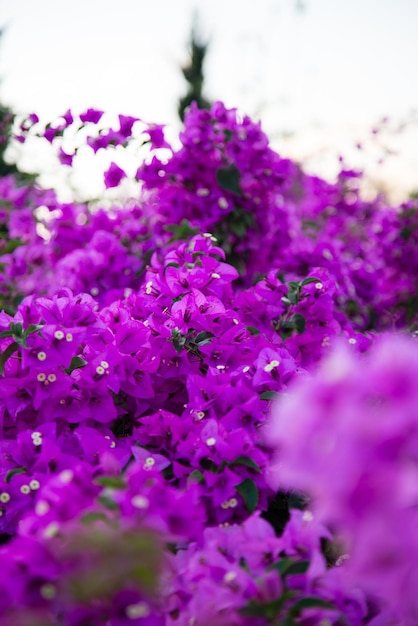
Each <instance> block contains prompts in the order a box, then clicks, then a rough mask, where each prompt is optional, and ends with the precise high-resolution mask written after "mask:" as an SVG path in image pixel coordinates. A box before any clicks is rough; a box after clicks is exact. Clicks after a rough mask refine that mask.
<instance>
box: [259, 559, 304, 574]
mask: <svg viewBox="0 0 418 626" xmlns="http://www.w3.org/2000/svg"><path fill="white" fill-rule="evenodd" d="M309 565H310V562H309V561H297V560H296V559H289V558H284V559H280V561H276V563H273V564H272V565H270V567H269V568H268V569H269V570H273V569H275V570H277V571H278V572H279V573H280V575H281V576H292V575H295V574H304V573H305V572H307V571H308V568H309Z"/></svg>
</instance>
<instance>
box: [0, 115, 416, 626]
mask: <svg viewBox="0 0 418 626" xmlns="http://www.w3.org/2000/svg"><path fill="white" fill-rule="evenodd" d="M69 131H71V134H68V132H69ZM18 133H19V140H22V141H24V140H25V138H26V137H27V136H28V135H29V136H31V135H38V136H41V137H44V138H45V139H46V140H47V141H48V142H50V143H52V144H53V146H56V149H57V154H58V158H59V159H60V161H61V162H62V163H63V165H65V166H67V167H68V166H71V164H72V163H73V160H74V159H77V151H78V148H79V146H80V145H81V144H80V141H77V142H75V144H74V148H73V149H70V148H69V147H68V146H69V145H70V139H71V137H74V136H77V133H79V135H80V137H81V135H82V133H84V137H85V143H87V145H88V146H90V148H91V149H92V151H93V152H94V153H96V152H98V151H99V150H108V151H109V153H111V165H110V167H109V168H108V169H107V171H106V172H105V173H104V184H105V187H108V188H109V187H112V188H113V187H115V188H117V187H118V185H119V183H120V182H121V181H122V180H123V179H125V178H127V177H128V175H127V173H126V172H125V171H124V170H123V169H122V168H121V167H120V165H119V164H118V163H117V155H118V153H119V151H120V150H122V149H129V146H130V145H131V144H132V142H134V143H135V142H137V143H138V142H139V143H140V144H142V146H148V148H149V154H148V157H147V158H146V159H145V161H144V162H143V163H142V164H138V166H139V167H138V169H137V173H136V179H137V181H139V183H140V189H139V191H138V196H137V197H136V198H132V199H131V200H130V201H129V202H126V203H125V204H126V205H125V206H124V207H122V208H121V207H116V206H115V207H113V208H108V207H106V208H105V205H104V204H103V207H102V208H100V207H99V208H98V207H97V203H95V206H94V207H93V205H90V204H89V203H85V204H79V203H62V202H60V201H59V200H58V199H57V197H56V195H55V193H54V192H53V191H50V190H43V189H41V188H39V187H37V186H35V185H32V186H21V187H19V186H18V185H17V184H16V182H15V180H14V179H13V178H12V177H6V178H3V179H0V196H1V198H2V204H1V214H0V218H1V227H0V541H1V543H2V544H4V545H2V547H0V559H1V562H2V568H1V571H0V584H1V587H2V589H3V590H4V592H3V595H2V597H1V598H0V625H1V626H3V624H4V626H10V624H13V625H16V626H20V625H22V626H23V625H25V626H26V625H27V624H31V626H41V625H42V626H91V625H93V626H96V625H97V626H128V625H129V624H134V625H135V624H137V625H138V626H154V625H155V626H160V625H161V626H209V625H211V626H212V625H217V626H268V625H270V626H273V625H274V624H276V625H278V624H284V625H285V626H295V625H296V624H297V625H303V626H315V625H318V626H319V625H321V626H325V625H326V626H334V625H335V626H342V625H347V624H350V625H353V626H363V625H365V624H373V625H374V626H379V624H380V625H382V624H383V625H385V626H389V625H390V624H405V625H408V626H412V625H413V624H414V623H416V622H414V619H415V618H416V616H417V615H416V612H417V611H418V607H417V606H416V602H415V600H414V593H413V590H414V586H415V587H416V581H415V578H416V571H415V570H416V568H417V563H418V552H417V550H416V544H417V540H416V538H415V534H416V532H414V531H415V522H416V516H415V512H414V508H415V495H416V488H415V482H416V476H415V465H416V452H415V450H416V443H415V421H416V420H415V417H416V406H417V404H418V398H417V397H416V391H415V386H414V380H415V379H416V375H417V373H418V372H417V368H418V361H417V359H418V356H417V355H418V353H417V348H416V345H415V342H414V341H413V340H412V339H410V340H409V341H407V340H406V339H405V338H402V337H393V338H391V337H388V338H385V337H382V336H381V335H380V334H379V333H383V334H385V333H388V331H392V330H394V329H397V330H398V332H399V333H400V332H404V333H411V332H412V333H413V332H414V331H415V328H416V323H417V306H418V305H417V297H416V289H417V271H416V269H417V267H416V266H417V263H416V262H415V260H414V259H415V257H416V252H415V248H416V246H415V243H416V240H417V231H418V220H417V215H418V205H417V204H416V201H410V202H408V203H406V204H404V205H402V206H401V207H399V208H397V207H390V206H389V205H388V204H387V203H386V202H385V201H384V200H383V199H382V198H378V199H376V200H374V201H365V200H363V199H362V198H361V195H360V193H359V185H358V179H359V174H358V173H357V172H352V171H342V172H341V173H340V175H339V177H338V180H337V182H336V183H335V184H330V183H326V182H325V181H323V180H321V179H319V178H316V177H312V176H308V175H307V174H305V173H304V172H303V170H302V169H301V168H300V167H299V166H297V165H296V164H294V163H293V162H291V161H289V160H287V159H283V158H281V157H280V156H279V155H278V154H277V153H276V152H274V151H273V150H272V149H271V148H270V147H269V144H268V140H267V137H266V136H265V135H264V133H263V132H262V130H261V127H260V125H259V124H255V123H253V122H252V121H251V120H250V119H249V118H247V117H241V116H239V115H238V113H237V111H235V110H228V109H226V108H225V106H224V105H223V104H221V103H216V104H215V105H214V106H213V107H212V109H211V110H210V111H200V110H198V109H197V108H196V107H192V108H191V110H190V112H189V114H188V115H187V116H186V120H185V126H184V129H183V131H182V133H181V135H180V147H179V148H177V149H174V148H172V147H170V146H169V144H168V143H167V142H166V139H165V137H164V129H163V127H162V126H158V125H150V124H145V123H144V122H143V121H141V120H140V119H138V118H134V117H128V116H119V118H118V122H117V124H116V126H115V127H114V128H112V127H107V126H105V125H104V122H103V113H102V111H98V110H95V109H89V110H87V111H86V112H84V113H82V114H81V115H76V114H75V113H73V112H71V111H67V112H66V114H65V115H63V116H62V118H60V119H59V120H57V121H56V123H54V124H51V125H48V126H47V127H46V128H43V127H42V126H41V125H40V123H39V120H38V118H37V117H36V116H35V115H31V116H29V118H28V119H27V120H25V121H24V122H22V124H21V126H20V128H19V130H18ZM62 138H64V139H65V144H63V143H62ZM63 145H65V151H64V149H63ZM116 148H117V151H116V150H115V149H116ZM68 150H69V152H67V151H68ZM161 150H163V151H164V152H163V153H162V152H161ZM277 397H279V398H281V399H282V400H281V404H280V403H278V404H277V405H276V404H273V405H272V401H274V400H275V399H276V398H277ZM283 398H284V400H283ZM272 406H274V407H277V408H275V410H274V411H273V414H274V415H273V417H274V419H273V420H272V419H271V418H270V413H271V408H272ZM309 498H311V500H309ZM348 553H349V554H350V559H346V558H345V557H346V555H347V554H348Z"/></svg>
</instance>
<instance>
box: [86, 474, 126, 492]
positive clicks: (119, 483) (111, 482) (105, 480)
mask: <svg viewBox="0 0 418 626" xmlns="http://www.w3.org/2000/svg"><path fill="white" fill-rule="evenodd" d="M94 482H95V483H96V485H101V486H102V487H110V488H111V489H124V488H125V487H126V485H125V481H124V480H123V478H121V477H120V476H99V477H98V478H96V479H95V481H94Z"/></svg>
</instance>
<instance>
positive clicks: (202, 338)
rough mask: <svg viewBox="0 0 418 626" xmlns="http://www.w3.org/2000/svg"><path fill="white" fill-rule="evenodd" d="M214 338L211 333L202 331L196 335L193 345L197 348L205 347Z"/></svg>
mask: <svg viewBox="0 0 418 626" xmlns="http://www.w3.org/2000/svg"><path fill="white" fill-rule="evenodd" d="M214 337H215V335H214V334H213V333H210V332H209V331H205V330H204V331H202V332H201V333H198V334H197V335H196V339H195V340H194V343H195V344H197V345H198V346H205V345H206V344H208V343H210V342H211V341H212V339H213V338H214Z"/></svg>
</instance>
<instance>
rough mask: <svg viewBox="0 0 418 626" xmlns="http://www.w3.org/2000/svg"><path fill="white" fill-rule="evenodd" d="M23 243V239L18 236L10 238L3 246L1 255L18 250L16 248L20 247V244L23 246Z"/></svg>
mask: <svg viewBox="0 0 418 626" xmlns="http://www.w3.org/2000/svg"><path fill="white" fill-rule="evenodd" d="M22 245H23V241H22V239H18V238H16V239H9V240H8V242H7V243H6V245H5V247H4V248H2V250H1V252H0V255H3V254H11V253H12V252H14V251H15V250H16V248H19V246H22Z"/></svg>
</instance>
